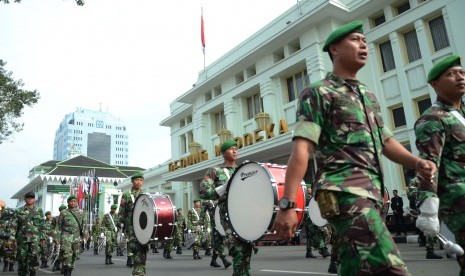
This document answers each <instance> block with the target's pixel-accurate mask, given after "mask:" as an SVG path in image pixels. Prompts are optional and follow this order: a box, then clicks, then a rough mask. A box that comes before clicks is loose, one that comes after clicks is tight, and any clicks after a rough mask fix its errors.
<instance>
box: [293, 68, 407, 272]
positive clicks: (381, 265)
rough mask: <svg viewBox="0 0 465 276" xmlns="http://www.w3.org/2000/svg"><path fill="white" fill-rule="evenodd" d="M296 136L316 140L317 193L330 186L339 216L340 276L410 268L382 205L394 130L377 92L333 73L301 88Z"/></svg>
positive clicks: (336, 224)
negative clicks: (386, 152) (386, 154)
mask: <svg viewBox="0 0 465 276" xmlns="http://www.w3.org/2000/svg"><path fill="white" fill-rule="evenodd" d="M297 119H298V122H297V124H296V128H295V131H294V137H302V138H305V139H308V140H310V141H312V142H313V143H315V145H316V153H315V158H316V160H317V165H318V171H317V173H316V176H315V189H316V190H317V194H316V196H317V198H318V195H319V192H321V191H322V190H326V191H332V193H333V194H334V196H335V197H336V199H337V201H338V204H339V209H340V215H338V216H335V217H333V218H331V219H328V222H329V223H331V225H332V226H334V227H335V229H337V232H338V233H337V234H338V235H340V236H341V239H343V240H342V243H341V247H340V250H339V253H340V254H339V255H340V266H341V267H340V271H339V273H340V274H341V275H355V274H357V273H367V274H373V273H381V272H384V273H392V274H391V275H405V274H406V273H407V268H406V265H405V263H404V262H403V261H402V260H401V257H400V253H399V251H398V249H397V246H396V244H395V243H394V240H393V239H392V237H391V235H390V233H389V231H388V229H387V227H386V225H385V224H384V223H383V221H382V219H381V217H380V214H379V210H380V209H381V207H382V205H383V199H382V196H381V189H382V188H383V183H382V171H381V154H382V150H383V144H384V141H385V140H386V139H389V138H390V137H392V133H391V132H390V131H389V130H388V129H387V128H386V127H385V126H384V123H383V120H382V118H381V111H380V106H379V103H378V101H377V99H376V97H375V95H374V94H373V93H372V92H370V91H369V90H368V88H367V87H366V86H365V85H364V84H363V83H360V82H358V81H344V80H343V79H341V78H340V77H338V76H337V75H335V74H334V73H332V72H330V73H328V74H327V75H326V77H325V79H323V80H321V81H320V82H317V83H315V84H312V85H311V87H310V88H306V89H304V90H303V91H302V93H301V94H300V98H299V107H298V111H297Z"/></svg>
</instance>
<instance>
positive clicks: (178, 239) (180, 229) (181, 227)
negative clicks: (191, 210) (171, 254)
mask: <svg viewBox="0 0 465 276" xmlns="http://www.w3.org/2000/svg"><path fill="white" fill-rule="evenodd" d="M176 212H177V213H176V234H175V238H174V245H175V246H176V254H182V244H183V238H184V231H185V230H186V229H187V223H186V218H185V217H184V216H183V215H182V208H178V209H177V210H176Z"/></svg>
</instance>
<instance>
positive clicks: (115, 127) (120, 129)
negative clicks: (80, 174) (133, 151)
mask: <svg viewBox="0 0 465 276" xmlns="http://www.w3.org/2000/svg"><path fill="white" fill-rule="evenodd" d="M128 144H129V143H128V134H127V130H126V125H125V123H124V122H123V120H122V119H120V118H117V117H115V116H113V115H111V114H109V113H106V112H102V111H95V110H87V109H80V108H78V109H77V110H76V111H75V112H72V113H69V114H67V115H66V116H65V118H64V119H63V121H62V122H61V123H60V126H59V127H58V129H57V131H56V133H55V141H54V149H53V159H54V160H66V159H68V158H71V157H73V156H76V155H79V154H82V155H86V156H88V157H92V158H95V159H97V160H100V161H102V162H105V163H107V164H113V165H128V156H129V151H128V148H129V146H128Z"/></svg>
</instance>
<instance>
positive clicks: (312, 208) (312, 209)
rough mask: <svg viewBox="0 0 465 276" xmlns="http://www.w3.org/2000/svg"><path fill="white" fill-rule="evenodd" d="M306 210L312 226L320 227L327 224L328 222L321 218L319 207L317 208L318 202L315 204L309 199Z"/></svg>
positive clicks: (314, 201)
mask: <svg viewBox="0 0 465 276" xmlns="http://www.w3.org/2000/svg"><path fill="white" fill-rule="evenodd" d="M307 210H308V215H309V216H310V220H311V221H312V222H313V224H315V225H316V226H320V227H321V226H325V225H326V224H328V221H327V220H326V219H324V218H323V217H322V216H321V212H320V207H318V202H316V200H315V198H314V197H312V199H310V203H308V209H307Z"/></svg>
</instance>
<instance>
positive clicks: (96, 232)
mask: <svg viewBox="0 0 465 276" xmlns="http://www.w3.org/2000/svg"><path fill="white" fill-rule="evenodd" d="M102 233H103V230H102V225H101V224H100V219H99V218H96V219H95V223H94V224H93V225H92V229H91V235H92V241H93V244H94V255H98V247H99V239H100V234H102Z"/></svg>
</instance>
